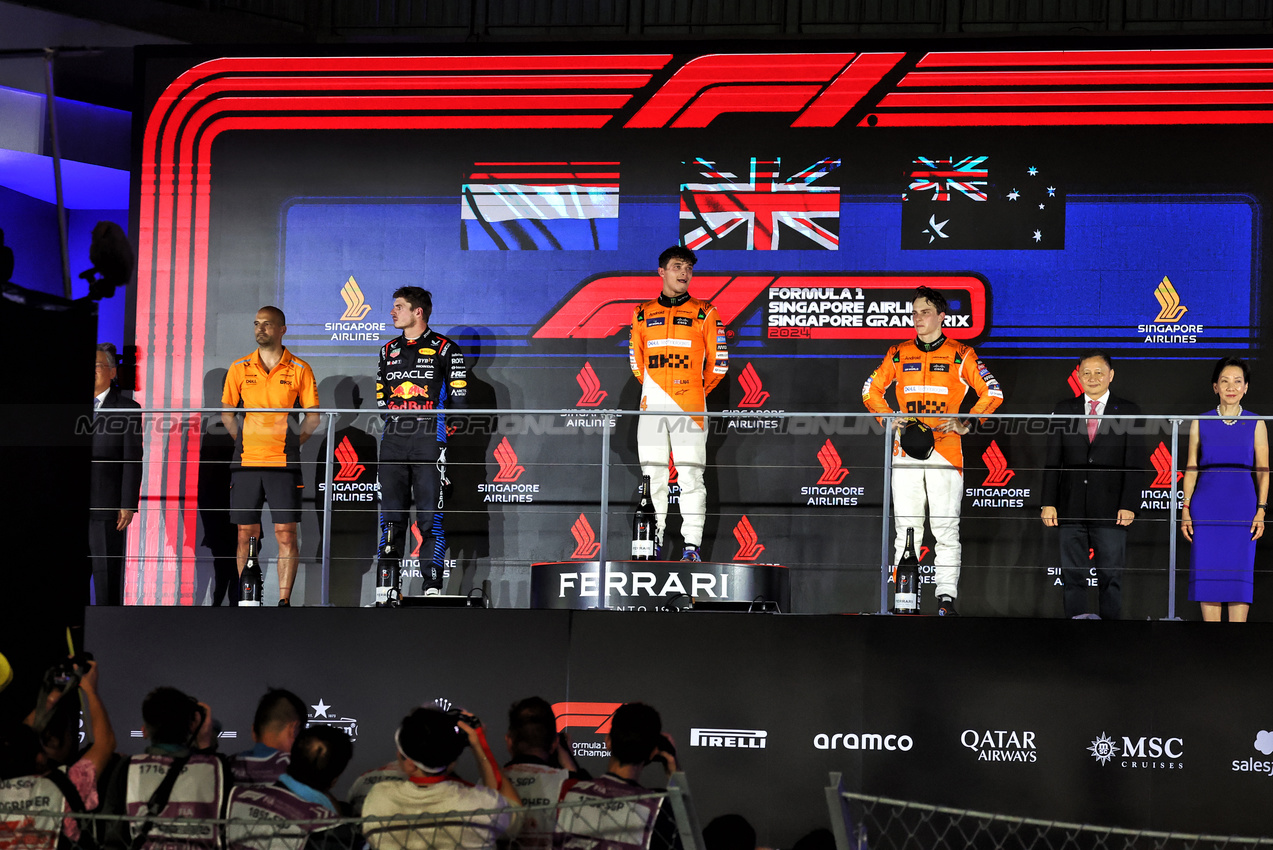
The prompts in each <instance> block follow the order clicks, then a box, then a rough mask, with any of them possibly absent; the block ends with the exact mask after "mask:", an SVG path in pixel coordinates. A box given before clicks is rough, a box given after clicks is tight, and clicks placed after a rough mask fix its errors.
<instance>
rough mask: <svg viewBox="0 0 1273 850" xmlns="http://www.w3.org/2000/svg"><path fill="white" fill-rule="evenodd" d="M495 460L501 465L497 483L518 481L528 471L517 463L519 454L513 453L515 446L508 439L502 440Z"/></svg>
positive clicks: (497, 447)
mask: <svg viewBox="0 0 1273 850" xmlns="http://www.w3.org/2000/svg"><path fill="white" fill-rule="evenodd" d="M495 460H496V462H498V463H499V473H498V474H497V475H496V476H495V480H496V481H499V482H503V483H509V482H512V481H516V480H517V479H518V478H520V477H521V475H522V473H523V472H525V471H526V467H524V466H522V465H521V464H519V463H518V462H517V452H515V451H513V444H512V443H510V442H509V441H508V437H505V438H504V439H502V440H500V444H499V445H498V446H496V447H495Z"/></svg>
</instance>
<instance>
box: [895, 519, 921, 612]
mask: <svg viewBox="0 0 1273 850" xmlns="http://www.w3.org/2000/svg"><path fill="white" fill-rule="evenodd" d="M893 613H894V614H918V613H919V558H917V557H915V529H913V528H908V529H906V548H905V549H903V550H902V560H900V561H898V562H897V569H896V571H895V572H894V573H893Z"/></svg>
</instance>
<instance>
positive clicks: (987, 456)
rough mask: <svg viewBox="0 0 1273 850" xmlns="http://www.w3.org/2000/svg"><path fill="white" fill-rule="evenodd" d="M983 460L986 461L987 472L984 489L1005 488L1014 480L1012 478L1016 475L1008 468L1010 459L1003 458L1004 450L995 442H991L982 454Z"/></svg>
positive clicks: (983, 484)
mask: <svg viewBox="0 0 1273 850" xmlns="http://www.w3.org/2000/svg"><path fill="white" fill-rule="evenodd" d="M981 459H982V460H983V461H985V464H986V471H987V474H986V480H985V481H983V482H982V484H981V486H982V487H1003V486H1004V485H1006V484H1007V483H1008V482H1009V481H1011V480H1012V476H1014V475H1016V473H1015V472H1013V471H1012V470H1011V469H1009V468H1008V459H1007V458H1005V457H1004V456H1003V450H1002V449H1000V448H999V444H998V443H997V442H995V441H994V440H991V441H990V446H989V447H988V448H987V449H986V450H985V451H984V452H982V453H981Z"/></svg>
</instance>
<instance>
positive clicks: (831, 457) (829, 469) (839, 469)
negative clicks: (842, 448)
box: [818, 440, 849, 486]
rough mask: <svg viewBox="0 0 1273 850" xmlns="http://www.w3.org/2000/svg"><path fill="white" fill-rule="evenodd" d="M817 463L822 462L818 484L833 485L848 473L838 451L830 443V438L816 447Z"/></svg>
mask: <svg viewBox="0 0 1273 850" xmlns="http://www.w3.org/2000/svg"><path fill="white" fill-rule="evenodd" d="M818 463H820V464H822V477H821V478H819V479H818V483H819V484H829V485H832V486H834V485H836V484H839V483H840V482H841V481H843V480H844V478H845V476H846V475H848V474H849V471H848V470H847V469H844V468H843V461H841V460H840V453H839V452H837V451H836V450H835V446H833V445H831V441H830V440H827V441H826V443H825V444H823V446H822V448H820V449H818Z"/></svg>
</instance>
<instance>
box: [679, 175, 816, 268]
mask: <svg viewBox="0 0 1273 850" xmlns="http://www.w3.org/2000/svg"><path fill="white" fill-rule="evenodd" d="M685 165H686V166H688V167H689V169H690V171H691V174H690V175H689V177H688V178H687V180H686V182H684V183H682V184H681V244H682V245H684V246H685V247H687V248H689V249H691V250H693V251H701V250H704V249H721V250H732V251H788V250H795V251H807V250H816V249H823V250H827V251H836V250H838V249H839V247H840V187H839V186H828V185H825V181H826V178H827V175H829V174H830V173H831V172H832V171H834V170H835V169H837V168H839V167H840V160H839V159H833V158H831V157H827V158H825V159H820V160H817V161H816V162H813V163H799V164H798V165H799V166H802V167H796V168H792V167H790V166H788V167H787V168H786V169H785V170H784V167H783V164H782V158H781V157H774V158H773V159H761V158H758V157H752V158H751V162H750V165H749V167H748V170H747V172H746V174H745V175H744V176H743V177H741V178H740V177H739V176H738V175H737V174H735V173H734V172H732V171H725V170H724V169H722V168H718V167H717V163H716V162H715V161H713V160H709V159H704V158H702V157H699V158H697V159H694V160H691V161H689V162H687V163H685Z"/></svg>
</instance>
